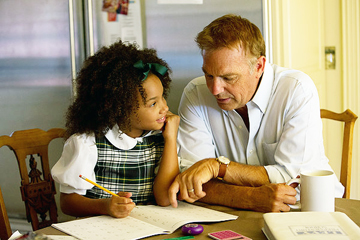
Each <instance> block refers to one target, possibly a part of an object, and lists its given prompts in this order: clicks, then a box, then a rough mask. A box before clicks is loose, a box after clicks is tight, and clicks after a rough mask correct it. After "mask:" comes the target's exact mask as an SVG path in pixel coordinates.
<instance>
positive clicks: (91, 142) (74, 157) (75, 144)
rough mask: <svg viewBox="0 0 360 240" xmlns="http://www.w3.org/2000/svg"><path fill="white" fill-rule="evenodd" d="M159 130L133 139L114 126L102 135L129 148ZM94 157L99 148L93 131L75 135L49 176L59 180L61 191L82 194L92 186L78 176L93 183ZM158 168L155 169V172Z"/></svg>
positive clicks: (116, 144)
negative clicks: (88, 133)
mask: <svg viewBox="0 0 360 240" xmlns="http://www.w3.org/2000/svg"><path fill="white" fill-rule="evenodd" d="M159 132H160V131H150V132H149V133H147V134H146V135H144V136H142V137H138V138H132V137H129V136H128V135H126V134H125V133H122V132H121V131H120V130H119V127H118V126H117V125H115V126H114V127H113V128H112V129H110V130H109V131H108V132H107V133H106V134H105V137H106V138H107V140H109V141H110V142H111V143H112V144H113V145H114V146H115V147H117V148H119V149H122V150H129V149H132V148H134V147H135V146H136V144H137V143H138V142H142V139H143V138H144V137H147V136H150V135H154V134H157V133H159ZM97 160H98V151H97V147H96V140H95V135H94V134H91V135H87V134H74V135H72V136H71V137H70V138H69V139H67V140H66V142H65V145H64V149H63V152H62V155H61V157H60V159H59V160H58V162H57V163H56V164H55V165H54V167H53V168H52V169H51V174H52V177H53V178H54V180H55V181H56V182H58V183H60V192H62V193H77V194H80V195H85V194H86V191H87V190H88V189H91V188H92V187H94V186H93V185H92V184H91V183H88V182H87V181H84V180H83V179H81V178H80V177H79V175H83V176H85V177H86V178H88V179H89V180H91V181H93V182H96V179H95V172H94V169H95V165H96V163H97ZM157 170H158V169H155V173H156V172H157Z"/></svg>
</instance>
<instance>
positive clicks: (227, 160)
mask: <svg viewBox="0 0 360 240" xmlns="http://www.w3.org/2000/svg"><path fill="white" fill-rule="evenodd" d="M218 160H219V162H221V163H223V164H226V165H227V164H229V163H230V160H229V159H228V158H226V157H224V156H220V157H218Z"/></svg>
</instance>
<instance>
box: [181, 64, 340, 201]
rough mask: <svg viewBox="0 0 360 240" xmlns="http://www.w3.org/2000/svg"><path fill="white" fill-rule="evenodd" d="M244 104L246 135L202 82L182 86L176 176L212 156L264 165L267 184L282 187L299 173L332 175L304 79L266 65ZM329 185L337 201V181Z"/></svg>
mask: <svg viewBox="0 0 360 240" xmlns="http://www.w3.org/2000/svg"><path fill="white" fill-rule="evenodd" d="M246 105H247V109H248V115H249V123H250V126H249V130H248V129H247V127H246V126H245V124H244V121H243V119H242V118H241V116H240V115H239V114H238V113H237V112H236V111H235V110H232V111H225V110H222V109H221V108H220V107H219V106H218V104H217V102H216V99H215V97H214V96H213V95H212V94H211V92H210V91H209V90H208V88H207V85H206V80H205V77H198V78H196V79H194V80H192V81H191V82H190V83H189V84H188V85H187V86H186V87H185V89H184V93H183V95H182V98H181V102H180V106H179V116H180V117H181V121H180V126H179V132H178V154H179V157H180V158H181V169H182V171H183V170H184V169H187V168H188V167H190V166H191V165H192V164H194V163H195V162H196V161H199V160H202V159H204V158H214V157H218V156H225V157H228V158H229V159H230V160H232V161H235V162H238V163H243V164H249V165H261V166H264V167H265V169H266V171H267V173H268V176H269V179H270V182H272V183H283V182H287V181H288V180H290V179H291V178H296V176H298V175H299V173H300V172H302V171H305V170H312V169H327V170H332V169H331V167H330V165H329V164H328V159H327V157H326V156H325V153H324V146H323V138H322V122H321V118H320V104H319V97H318V93H317V90H316V87H315V85H314V83H313V81H312V80H311V78H310V77H309V76H307V75H306V74H304V73H302V72H300V71H297V70H292V69H286V68H282V67H279V66H276V65H271V64H268V63H266V65H265V71H264V74H263V76H262V80H261V83H260V85H259V88H258V90H257V92H256V94H255V96H254V97H253V99H252V100H251V101H249V102H248V103H247V104H246ZM335 185H336V187H335V193H336V197H342V195H343V192H344V187H343V186H342V185H341V183H340V182H339V181H337V180H336V183H335Z"/></svg>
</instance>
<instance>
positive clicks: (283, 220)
mask: <svg viewBox="0 0 360 240" xmlns="http://www.w3.org/2000/svg"><path fill="white" fill-rule="evenodd" d="M262 230H263V232H264V234H265V236H266V237H267V239H269V240H275V239H276V240H283V239H286V240H291V239H296V240H302V239H316V240H321V239H327V240H329V239H336V240H341V239H360V228H359V226H358V225H356V224H355V223H354V222H353V221H352V220H351V219H350V218H349V217H348V216H347V215H346V214H345V213H342V212H287V213H265V214H264V228H263V229H262Z"/></svg>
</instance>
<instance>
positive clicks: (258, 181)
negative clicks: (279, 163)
mask: <svg viewBox="0 0 360 240" xmlns="http://www.w3.org/2000/svg"><path fill="white" fill-rule="evenodd" d="M224 181H225V182H228V183H231V184H235V185H238V186H250V187H259V186H262V185H264V184H268V183H270V181H269V177H268V175H267V172H266V170H265V168H264V167H263V166H252V165H245V164H239V163H235V162H231V163H230V164H229V166H228V168H227V171H226V174H225V177H224Z"/></svg>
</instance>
